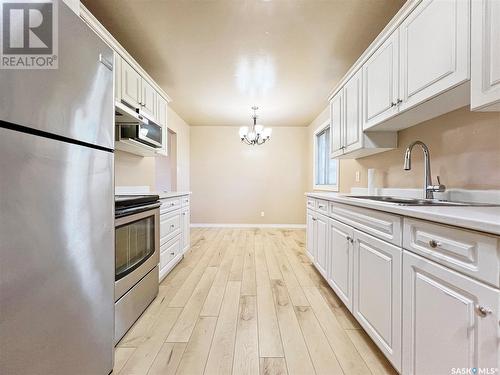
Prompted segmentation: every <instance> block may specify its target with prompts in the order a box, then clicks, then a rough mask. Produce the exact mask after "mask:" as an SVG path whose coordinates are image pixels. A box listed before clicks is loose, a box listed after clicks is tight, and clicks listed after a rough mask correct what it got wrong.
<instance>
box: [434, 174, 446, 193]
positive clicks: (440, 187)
mask: <svg viewBox="0 0 500 375" xmlns="http://www.w3.org/2000/svg"><path fill="white" fill-rule="evenodd" d="M437 180H438V184H437V185H436V186H433V190H434V191H437V192H443V191H445V190H446V186H444V185H443V184H442V183H441V179H440V178H439V176H437Z"/></svg>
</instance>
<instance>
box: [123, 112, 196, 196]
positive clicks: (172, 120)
mask: <svg viewBox="0 0 500 375" xmlns="http://www.w3.org/2000/svg"><path fill="white" fill-rule="evenodd" d="M167 122H168V128H169V129H171V130H172V131H173V132H175V133H176V140H177V146H176V152H177V154H176V159H177V171H176V172H175V173H176V176H177V178H176V179H177V190H178V191H189V157H190V155H189V125H188V124H186V122H185V121H184V120H183V119H182V118H180V117H179V116H178V115H177V113H175V112H174V111H173V110H172V109H170V108H168V112H167ZM174 152H175V151H174ZM169 163H170V161H169V158H164V157H156V158H150V157H141V156H137V155H133V154H129V153H127V152H121V151H116V154H115V185H116V186H139V185H140V186H143V185H147V186H149V187H150V189H152V190H156V178H155V176H156V169H159V168H170V165H169ZM156 164H158V165H156Z"/></svg>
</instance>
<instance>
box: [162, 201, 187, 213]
mask: <svg viewBox="0 0 500 375" xmlns="http://www.w3.org/2000/svg"><path fill="white" fill-rule="evenodd" d="M181 206H182V199H181V198H180V197H175V198H167V199H162V200H161V206H160V213H161V214H162V213H165V212H170V211H173V210H177V209H178V208H181Z"/></svg>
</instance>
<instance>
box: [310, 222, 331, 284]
mask: <svg viewBox="0 0 500 375" xmlns="http://www.w3.org/2000/svg"><path fill="white" fill-rule="evenodd" d="M313 221H314V225H315V233H316V234H315V236H314V238H315V241H314V248H315V249H314V253H315V258H314V264H315V265H316V268H317V269H318V271H319V273H321V274H322V275H323V277H326V274H327V273H326V270H327V266H328V262H327V256H328V218H327V217H326V216H324V215H320V214H317V215H316V217H315V218H314V219H313Z"/></svg>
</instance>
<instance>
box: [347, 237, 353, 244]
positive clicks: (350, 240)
mask: <svg viewBox="0 0 500 375" xmlns="http://www.w3.org/2000/svg"><path fill="white" fill-rule="evenodd" d="M346 240H347V241H349V242H350V243H354V238H352V237H351V236H346Z"/></svg>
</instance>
